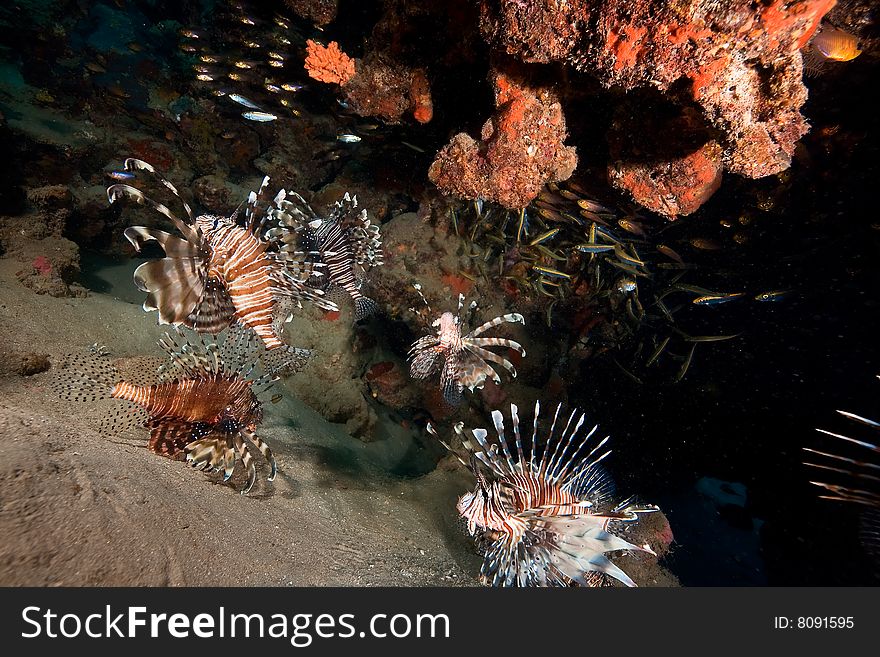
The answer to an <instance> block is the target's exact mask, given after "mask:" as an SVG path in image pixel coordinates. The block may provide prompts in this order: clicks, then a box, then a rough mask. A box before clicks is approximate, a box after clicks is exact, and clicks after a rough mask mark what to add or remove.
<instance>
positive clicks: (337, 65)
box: [305, 39, 355, 85]
mask: <svg viewBox="0 0 880 657" xmlns="http://www.w3.org/2000/svg"><path fill="white" fill-rule="evenodd" d="M306 49H307V51H308V55H307V56H306V61H305V67H306V70H307V71H308V72H309V77H312V78H314V79H315V80H319V81H321V82H329V83H331V84H333V83H335V84H338V85H344V84H346V83H347V82H348V81H349V80H351V79H352V78H353V77H354V74H355V63H354V60H353V59H352V58H351V57H349V56H348V55H346V54H345V53H344V52H342V51H341V50H340V49H339V44H338V43H336V42H335V41H331V42H330V43H329V44H327V45H326V46H322V45H321V44H320V43H318V42H316V41H312V40H311V39H309V40H308V41H306Z"/></svg>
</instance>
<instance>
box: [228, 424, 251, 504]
mask: <svg viewBox="0 0 880 657" xmlns="http://www.w3.org/2000/svg"><path fill="white" fill-rule="evenodd" d="M232 440H233V442H234V443H235V449H236V451H237V452H238V454H239V456H241V462H242V465H244V468H245V470H246V471H247V477H248V479H247V483H246V484H245V487H244V488H242V489H241V494H242V495H246V494H247V493H249V492H250V490H251V488H253V487H254V483H256V481H257V469H256V467H255V466H254V459H253V457H252V456H251V453H250V450H248V447H247V443H246V442H245V441H244V438H243V437H242V436H241V434H235V435H234V436H233V437H232Z"/></svg>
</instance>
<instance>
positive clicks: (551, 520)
mask: <svg viewBox="0 0 880 657" xmlns="http://www.w3.org/2000/svg"><path fill="white" fill-rule="evenodd" d="M606 520H607V518H605V517H604V516H602V515H592V514H583V515H579V516H558V517H552V516H551V517H543V518H536V519H534V520H533V525H534V526H535V527H539V528H540V529H541V531H540V532H539V533H540V534H541V535H544V536H547V537H548V539H547V549H548V551H549V553H550V561H551V563H553V565H554V566H555V567H556V568H557V569H559V571H560V572H562V573H563V574H564V575H565V576H566V577H569V578H570V579H572V580H573V581H576V582H579V583H581V582H586V580H585V578H584V574H585V573H587V572H589V571H598V572H602V573H605V574H606V575H610V576H611V577H614V578H615V579H617V580H619V581H620V582H623V583H624V584H626V585H627V586H635V582H633V580H632V579H631V578H630V577H629V576H628V575H627V574H626V573H624V572H623V571H622V570H621V569H620V568H618V567H617V566H615V565H614V564H613V563H612V562H611V561H610V560H609V559H608V558H607V557H606V556H605V553H606V552H613V551H616V550H638V551H642V552H651V550H650V549H645V548H643V547H639V546H638V545H634V544H632V543H630V542H628V541H625V540H624V539H622V538H620V537H619V536H615V535H614V534H611V533H609V532H607V531H605V529H604V528H603V525H604V523H605V522H606Z"/></svg>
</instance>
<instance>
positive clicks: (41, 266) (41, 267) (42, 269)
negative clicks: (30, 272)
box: [31, 256, 52, 276]
mask: <svg viewBox="0 0 880 657" xmlns="http://www.w3.org/2000/svg"><path fill="white" fill-rule="evenodd" d="M31 264H32V265H33V267H34V271H36V272H37V273H38V274H40V275H42V276H48V275H49V274H51V273H52V263H51V262H49V259H48V258H47V257H46V256H37V257H36V258H34V261H33V263H31Z"/></svg>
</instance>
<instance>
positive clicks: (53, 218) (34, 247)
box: [0, 185, 86, 297]
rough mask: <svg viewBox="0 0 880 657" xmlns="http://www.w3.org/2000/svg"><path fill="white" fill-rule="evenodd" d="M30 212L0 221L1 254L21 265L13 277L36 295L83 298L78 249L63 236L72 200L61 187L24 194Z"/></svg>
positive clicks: (70, 211)
mask: <svg viewBox="0 0 880 657" xmlns="http://www.w3.org/2000/svg"><path fill="white" fill-rule="evenodd" d="M27 201H28V204H29V209H30V210H31V211H30V212H28V213H26V214H24V215H21V216H17V217H3V218H2V220H0V252H2V253H3V256H4V257H7V258H10V257H11V258H15V259H16V260H18V261H19V262H21V263H22V264H23V267H22V269H20V270H19V271H18V272H17V274H16V277H17V278H18V280H19V281H20V282H21V283H22V284H23V285H24V286H26V287H28V288H30V289H32V290H33V291H34V292H36V293H37V294H48V295H51V296H53V297H82V296H85V295H86V291H85V289H84V288H82V287H81V286H79V285H77V284H76V283H74V281H75V280H76V279H77V277H78V276H79V271H80V268H79V247H78V246H77V245H76V244H74V243H73V242H71V241H70V240H68V239H66V238H65V237H63V236H62V232H63V231H64V230H65V228H66V227H67V222H68V220H69V219H70V216H71V214H72V213H73V196H72V195H71V193H70V190H68V188H67V187H65V186H63V185H50V186H46V187H38V188H34V189H29V190H28V191H27Z"/></svg>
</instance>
